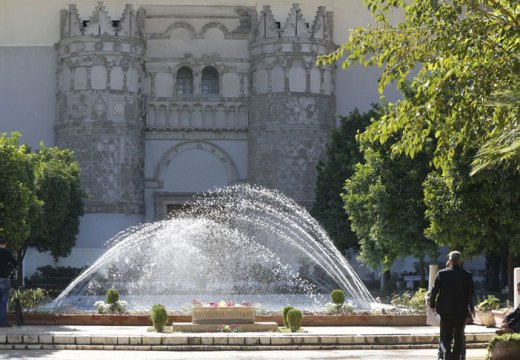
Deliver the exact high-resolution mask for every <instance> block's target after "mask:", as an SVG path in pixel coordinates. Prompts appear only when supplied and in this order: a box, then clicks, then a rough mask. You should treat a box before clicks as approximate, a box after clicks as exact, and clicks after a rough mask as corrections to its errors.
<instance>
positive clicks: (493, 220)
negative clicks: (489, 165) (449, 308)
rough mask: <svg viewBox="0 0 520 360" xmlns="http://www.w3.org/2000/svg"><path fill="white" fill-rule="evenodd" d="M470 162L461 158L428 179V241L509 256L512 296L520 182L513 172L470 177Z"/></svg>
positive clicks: (519, 236) (518, 249) (519, 251)
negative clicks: (442, 171)
mask: <svg viewBox="0 0 520 360" xmlns="http://www.w3.org/2000/svg"><path fill="white" fill-rule="evenodd" d="M471 160H472V156H467V157H461V158H459V159H458V160H457V161H453V162H452V165H451V166H450V167H449V168H448V169H446V171H445V172H444V173H443V174H441V173H440V172H432V173H431V174H430V175H429V176H428V179H427V180H426V181H425V184H424V193H425V197H424V199H425V200H424V201H425V204H426V217H427V219H428V221H429V226H428V229H427V231H426V235H427V236H428V237H429V238H430V239H432V240H435V241H436V242H437V243H438V244H440V245H445V246H448V247H449V248H452V249H460V250H462V251H463V252H464V253H465V254H466V255H478V254H482V253H485V254H486V255H492V254H504V255H506V256H507V257H508V267H509V268H510V269H509V274H510V276H509V279H508V283H509V287H510V289H511V290H513V289H514V286H513V277H512V276H511V273H512V267H513V261H514V257H515V256H518V255H520V222H519V221H518V219H519V218H520V192H519V191H518V189H520V176H518V173H517V172H515V170H514V169H512V168H510V169H502V170H501V171H494V170H493V169H482V170H481V171H479V172H478V173H477V174H475V175H474V176H470V175H469V170H470V168H471ZM512 294H513V293H512V292H510V295H512Z"/></svg>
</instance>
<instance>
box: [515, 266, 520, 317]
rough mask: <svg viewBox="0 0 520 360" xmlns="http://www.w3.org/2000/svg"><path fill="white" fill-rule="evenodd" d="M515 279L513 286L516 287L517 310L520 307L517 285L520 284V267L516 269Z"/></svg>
mask: <svg viewBox="0 0 520 360" xmlns="http://www.w3.org/2000/svg"><path fill="white" fill-rule="evenodd" d="M514 279H515V283H514V284H513V286H514V287H515V308H516V307H517V306H518V305H520V295H518V291H517V285H516V284H518V283H519V282H520V267H518V268H515V276H514Z"/></svg>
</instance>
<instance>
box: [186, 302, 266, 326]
mask: <svg viewBox="0 0 520 360" xmlns="http://www.w3.org/2000/svg"><path fill="white" fill-rule="evenodd" d="M255 314H256V312H255V309H254V308H253V307H244V306H228V307H216V308H212V307H195V308H193V310H192V313H191V317H192V322H193V323H194V324H253V323H254V322H255Z"/></svg>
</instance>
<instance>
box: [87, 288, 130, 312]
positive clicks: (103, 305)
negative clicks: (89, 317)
mask: <svg viewBox="0 0 520 360" xmlns="http://www.w3.org/2000/svg"><path fill="white" fill-rule="evenodd" d="M94 306H95V307H96V310H97V312H98V313H99V314H128V303H127V302H126V301H122V300H119V291H117V289H108V290H107V293H106V302H105V301H96V302H95V303H94Z"/></svg>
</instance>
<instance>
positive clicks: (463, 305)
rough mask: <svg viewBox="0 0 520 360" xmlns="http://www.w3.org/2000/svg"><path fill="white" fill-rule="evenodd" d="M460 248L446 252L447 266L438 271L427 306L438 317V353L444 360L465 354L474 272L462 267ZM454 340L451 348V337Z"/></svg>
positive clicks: (473, 311) (471, 305)
mask: <svg viewBox="0 0 520 360" xmlns="http://www.w3.org/2000/svg"><path fill="white" fill-rule="evenodd" d="M462 265H463V261H462V256H461V254H460V252H458V251H452V252H450V253H449V254H448V267H447V268H446V269H443V270H441V271H439V272H438V273H437V277H436V278H435V284H434V286H433V288H432V292H431V297H430V307H431V308H434V309H435V310H436V312H437V313H438V314H439V315H440V317H441V326H440V330H441V333H440V338H441V339H440V344H439V347H440V350H441V351H440V353H441V355H442V359H443V360H461V359H463V358H464V354H465V352H466V351H465V350H466V349H465V338H464V336H465V335H464V326H465V322H466V318H467V317H468V316H469V313H470V312H471V313H472V314H474V313H475V309H474V308H473V301H472V297H473V291H474V286H473V276H472V275H471V273H470V272H469V271H466V270H464V269H463V268H462ZM452 340H453V350H452V348H451V341H452Z"/></svg>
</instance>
